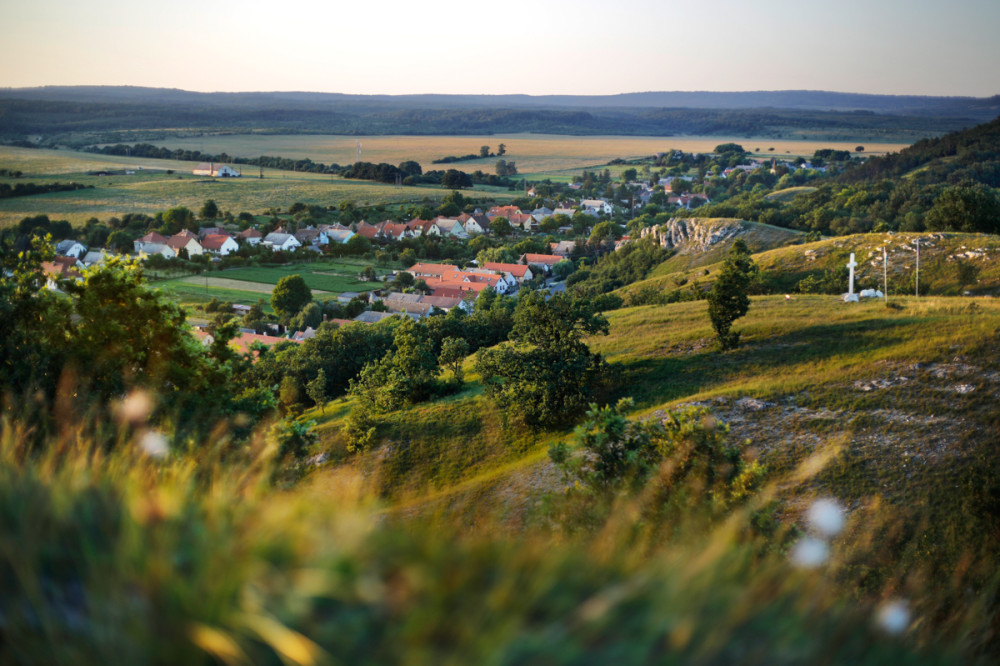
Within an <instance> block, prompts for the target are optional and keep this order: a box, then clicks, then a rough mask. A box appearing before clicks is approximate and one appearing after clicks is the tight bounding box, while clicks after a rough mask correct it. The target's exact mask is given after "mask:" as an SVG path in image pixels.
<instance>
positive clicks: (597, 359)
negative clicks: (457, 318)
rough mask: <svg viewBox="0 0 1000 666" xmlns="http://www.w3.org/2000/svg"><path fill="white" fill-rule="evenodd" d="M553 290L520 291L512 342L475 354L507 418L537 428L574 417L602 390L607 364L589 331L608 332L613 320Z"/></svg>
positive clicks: (486, 384) (586, 303) (488, 392)
mask: <svg viewBox="0 0 1000 666" xmlns="http://www.w3.org/2000/svg"><path fill="white" fill-rule="evenodd" d="M547 296H548V292H540V291H529V292H527V293H521V294H520V295H519V297H518V299H517V307H516V308H515V310H514V326H513V328H512V330H511V333H510V336H509V338H510V341H509V342H506V343H502V344H499V345H497V346H495V347H492V348H488V349H480V350H479V352H478V354H477V356H476V370H477V372H478V373H479V374H480V376H481V377H482V382H483V386H484V389H485V392H486V395H487V396H488V397H490V398H491V399H492V400H493V401H494V403H495V404H496V405H497V407H498V408H499V409H500V410H501V411H502V413H503V414H504V415H505V416H506V415H507V414H510V415H513V416H515V417H517V418H519V419H521V420H523V421H524V423H525V424H526V425H528V426H529V427H532V428H540V427H546V426H553V425H558V424H561V423H566V422H568V421H570V420H572V419H573V418H574V417H575V416H576V415H578V414H579V413H581V412H582V411H583V410H584V409H586V407H587V404H588V403H589V402H590V401H591V400H593V398H594V397H595V395H596V394H597V393H598V392H599V391H600V390H601V389H602V387H603V384H604V382H605V379H606V373H607V364H606V363H605V362H604V359H603V358H601V355H600V354H594V353H592V352H591V351H590V349H589V348H588V347H587V345H586V344H585V343H584V342H583V340H582V338H583V336H584V335H586V334H595V333H602V334H604V335H607V333H608V322H607V320H606V319H605V318H604V317H603V316H601V315H600V314H599V313H597V312H596V310H595V309H594V307H593V304H592V303H591V302H589V301H583V300H574V299H573V298H571V297H569V296H567V295H566V294H556V295H555V296H552V297H551V298H549V299H548V300H546V297H547Z"/></svg>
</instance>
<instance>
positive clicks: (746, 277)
mask: <svg viewBox="0 0 1000 666" xmlns="http://www.w3.org/2000/svg"><path fill="white" fill-rule="evenodd" d="M756 272H757V265H756V264H755V263H754V261H753V259H752V258H751V257H750V249H749V248H748V247H747V244H746V243H745V242H744V241H743V239H742V238H740V239H737V241H736V242H735V243H733V247H732V248H730V250H729V255H728V256H727V257H726V262H725V263H724V264H723V265H722V270H721V271H720V273H719V277H718V279H717V280H716V281H715V284H714V285H713V286H712V291H711V292H709V294H708V317H709V319H711V320H712V328H713V329H715V334H716V335H717V336H718V338H719V344H720V345H721V346H722V349H733V348H734V347H736V346H737V345H738V344H739V341H740V334H739V333H738V332H736V333H734V332H732V330H731V328H732V325H733V322H734V321H736V320H737V319H739V318H740V317H742V316H743V315H745V314H746V313H747V310H748V309H749V307H750V297H749V296H748V295H747V294H748V292H749V290H750V283H751V281H752V280H753V277H754V275H755V273H756Z"/></svg>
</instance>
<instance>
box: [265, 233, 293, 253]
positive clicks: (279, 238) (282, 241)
mask: <svg viewBox="0 0 1000 666" xmlns="http://www.w3.org/2000/svg"><path fill="white" fill-rule="evenodd" d="M264 245H267V246H268V247H270V248H271V249H272V250H284V251H286V252H294V251H295V248H297V247H302V243H300V242H299V241H297V240H296V239H295V236H293V235H291V234H281V233H278V232H276V231H272V232H271V233H269V234H268V235H267V236H264Z"/></svg>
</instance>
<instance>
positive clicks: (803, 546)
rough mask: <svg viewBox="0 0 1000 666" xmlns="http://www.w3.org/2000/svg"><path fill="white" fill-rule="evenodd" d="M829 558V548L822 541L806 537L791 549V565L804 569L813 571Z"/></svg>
mask: <svg viewBox="0 0 1000 666" xmlns="http://www.w3.org/2000/svg"><path fill="white" fill-rule="evenodd" d="M829 558H830V546H828V545H827V543H826V541H823V540H822V539H814V538H812V537H806V538H804V539H801V540H800V541H799V542H798V543H797V544H795V547H794V548H792V563H794V564H796V565H797V566H800V567H803V568H805V569H815V568H816V567H818V566H820V565H821V564H823V563H825V562H826V561H827V560H828V559H829Z"/></svg>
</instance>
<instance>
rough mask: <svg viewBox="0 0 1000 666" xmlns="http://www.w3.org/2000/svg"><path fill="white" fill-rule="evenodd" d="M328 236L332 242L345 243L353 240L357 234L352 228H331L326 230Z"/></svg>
mask: <svg viewBox="0 0 1000 666" xmlns="http://www.w3.org/2000/svg"><path fill="white" fill-rule="evenodd" d="M326 235H327V237H328V238H329V239H330V242H331V243H338V244H340V245H343V244H344V243H346V242H347V241H349V240H351V238H353V237H354V236H355V235H356V234H355V233H354V232H353V231H351V230H350V229H329V230H328V231H327V232H326Z"/></svg>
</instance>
